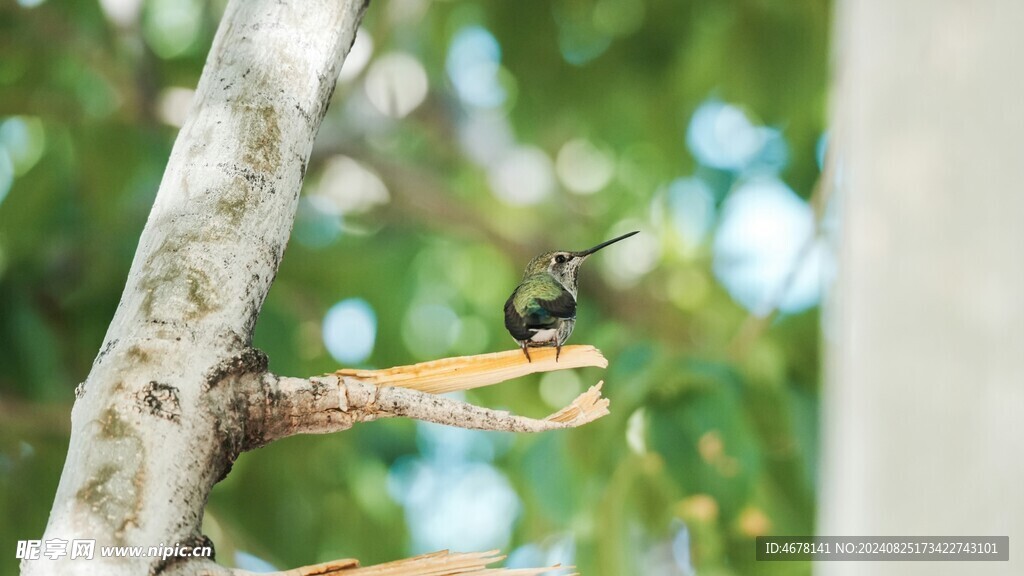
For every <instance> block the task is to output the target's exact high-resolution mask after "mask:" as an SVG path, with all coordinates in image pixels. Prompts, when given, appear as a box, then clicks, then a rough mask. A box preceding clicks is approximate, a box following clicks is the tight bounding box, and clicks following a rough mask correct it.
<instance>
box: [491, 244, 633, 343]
mask: <svg viewBox="0 0 1024 576" xmlns="http://www.w3.org/2000/svg"><path fill="white" fill-rule="evenodd" d="M638 232H639V230H635V231H633V232H630V233H629V234H623V235H622V236H619V237H617V238H612V239H611V240H608V241H605V242H601V243H600V244H598V245H597V246H594V247H593V248H589V249H587V250H581V251H579V252H568V251H556V252H545V253H543V254H541V255H540V256H537V257H536V258H534V259H533V260H530V263H529V264H527V265H526V272H525V273H523V280H522V282H520V283H519V286H516V289H515V290H514V291H513V292H512V295H511V296H509V297H508V300H507V301H506V302H505V328H507V329H508V331H509V333H510V334H512V337H513V338H515V340H516V342H518V343H519V347H520V348H522V350H523V354H525V355H526V360H527V361H529V362H533V360H532V359H531V358H530V350H529V348H536V347H540V346H554V347H555V361H556V362H557V361H558V356H559V354H561V353H562V344H565V341H566V340H568V339H569V335H570V334H572V329H573V327H574V326H575V324H576V290H577V283H576V277H577V274H579V271H580V265H581V264H583V261H584V260H586V259H587V257H588V256H590V255H591V254H593V253H594V252H597V251H598V250H600V249H602V248H604V247H605V246H608V245H609V244H614V243H615V242H618V241H619V240H624V239H626V238H629V237H630V236H632V235H634V234H636V233H638Z"/></svg>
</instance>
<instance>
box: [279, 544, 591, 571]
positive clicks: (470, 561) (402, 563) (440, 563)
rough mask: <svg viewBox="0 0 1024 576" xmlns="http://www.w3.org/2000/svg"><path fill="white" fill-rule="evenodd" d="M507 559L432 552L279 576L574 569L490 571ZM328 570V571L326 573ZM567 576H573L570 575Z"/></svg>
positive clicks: (326, 565) (343, 563)
mask: <svg viewBox="0 0 1024 576" xmlns="http://www.w3.org/2000/svg"><path fill="white" fill-rule="evenodd" d="M504 558H505V557H504V556H501V555H499V554H498V551H497V550H491V551H489V552H471V553H458V552H456V553H451V552H448V551H447V550H443V551H440V552H431V553H429V554H423V555H421V556H415V557H413V558H406V559H404V560H396V561H394V562H388V563H386V564H377V565H375V566H366V567H365V568H360V567H359V563H358V562H356V561H354V560H338V561H335V562H326V563H324V564H316V565H314V566H305V567H302V568H295V569H293V570H287V571H284V572H278V573H277V574H278V576H321V575H334V576H490V575H492V574H493V575H495V576H499V575H500V576H538V575H540V574H545V573H548V572H550V571H552V570H558V571H563V570H569V569H571V568H572V567H571V566H565V567H560V566H558V565H555V566H548V567H546V568H513V569H507V568H487V565H488V564H494V563H495V562H499V561H501V560H503V559H504ZM325 570H326V571H325ZM566 576H573V575H571V574H567V575H566Z"/></svg>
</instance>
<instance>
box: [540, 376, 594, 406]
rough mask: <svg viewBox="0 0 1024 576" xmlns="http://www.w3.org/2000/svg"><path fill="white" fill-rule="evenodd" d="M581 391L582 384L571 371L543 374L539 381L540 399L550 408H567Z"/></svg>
mask: <svg viewBox="0 0 1024 576" xmlns="http://www.w3.org/2000/svg"><path fill="white" fill-rule="evenodd" d="M582 391H583V382H581V381H580V377H579V376H577V375H576V372H573V371H572V370H558V371H556V372H545V373H544V376H542V377H541V379H540V397H541V399H543V400H544V402H545V403H546V404H547V405H548V406H550V407H552V408H559V409H560V408H563V407H565V406H568V405H569V403H570V402H572V401H573V400H574V399H575V398H576V397H577V396H579V395H580V392H582Z"/></svg>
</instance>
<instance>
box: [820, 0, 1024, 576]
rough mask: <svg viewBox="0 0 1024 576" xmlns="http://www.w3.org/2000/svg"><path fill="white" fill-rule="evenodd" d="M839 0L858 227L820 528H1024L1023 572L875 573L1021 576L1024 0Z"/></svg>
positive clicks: (852, 230) (834, 380)
mask: <svg viewBox="0 0 1024 576" xmlns="http://www.w3.org/2000/svg"><path fill="white" fill-rule="evenodd" d="M840 7H841V9H840V10H839V12H838V26H837V32H838V43H837V46H838V56H839V58H838V71H839V75H838V78H837V80H838V84H837V86H836V94H835V95H836V98H837V101H836V104H837V108H836V124H837V125H838V129H837V132H836V133H837V134H839V141H838V142H837V143H836V144H837V145H838V147H839V158H841V163H842V168H843V169H842V174H843V177H844V178H845V180H844V181H843V182H842V185H841V188H842V201H843V208H844V220H843V224H842V238H841V250H840V264H841V275H840V278H839V282H838V286H837V288H838V289H837V294H836V297H835V299H834V302H833V305H832V306H831V307H830V310H829V312H830V314H829V321H827V322H826V342H827V349H828V387H827V388H828V389H827V394H826V397H825V404H824V415H823V421H824V432H825V441H824V448H823V452H824V454H825V456H826V461H825V466H824V475H823V480H824V484H823V490H822V499H821V510H822V513H821V522H820V526H819V532H820V533H821V534H825V535H868V536H887V535H908V536H915V535H1003V536H1005V535H1009V536H1010V558H1011V560H1010V562H1009V563H1003V562H998V563H991V564H969V565H965V564H963V563H959V562H942V563H937V562H884V563H872V564H871V566H870V572H871V573H872V574H880V575H885V574H899V575H901V576H903V575H907V574H929V575H936V574H939V575H941V574H964V573H968V572H970V573H977V574H1010V573H1014V574H1019V573H1021V569H1022V566H1024V554H1022V547H1021V545H1020V542H1021V540H1020V539H1021V538H1022V537H1024V515H1022V513H1021V512H1022V511H1024V490H1022V489H1021V486H1022V485H1024V459H1022V458H1021V455H1022V454H1024V428H1022V425H1021V416H1022V414H1024V299H1022V295H1024V264H1022V262H1024V261H1022V257H1021V250H1022V249H1024V225H1022V223H1021V218H1022V215H1024V194H1021V191H1020V190H1021V183H1022V182H1024V161H1022V159H1024V140H1022V136H1021V135H1022V134H1024V107H1022V106H1021V94H1022V92H1024V81H1022V76H1021V74H1020V56H1021V51H1022V48H1024V44H1022V41H1021V31H1020V26H1021V23H1022V22H1024V3H1021V2H1014V1H1012V0H1008V1H1003V2H962V1H960V0H940V1H935V0H908V1H901V2H888V1H882V0H875V1H845V2H841V3H840ZM965 566H968V567H965ZM817 568H818V570H817V573H818V574H825V575H829V576H839V575H846V574H862V573H864V572H865V570H866V569H867V568H866V567H865V565H864V564H863V563H859V562H822V563H820V564H818V565H817Z"/></svg>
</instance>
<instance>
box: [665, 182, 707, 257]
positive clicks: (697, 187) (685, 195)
mask: <svg viewBox="0 0 1024 576" xmlns="http://www.w3.org/2000/svg"><path fill="white" fill-rule="evenodd" d="M668 207H669V212H670V214H671V218H672V223H673V224H674V225H675V228H676V232H678V233H679V239H680V240H681V241H682V244H683V246H682V248H683V252H684V253H685V254H688V255H692V254H694V253H695V252H696V250H697V249H698V248H700V246H701V245H702V244H703V243H704V240H705V239H706V238H707V235H708V233H709V232H710V231H711V228H712V226H713V225H714V222H715V197H714V193H713V192H712V190H711V187H710V186H708V185H707V183H706V182H704V180H702V179H700V178H678V179H676V180H674V181H673V182H672V183H671V184H669V187H668Z"/></svg>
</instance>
